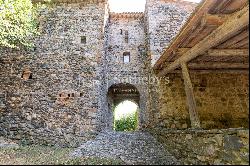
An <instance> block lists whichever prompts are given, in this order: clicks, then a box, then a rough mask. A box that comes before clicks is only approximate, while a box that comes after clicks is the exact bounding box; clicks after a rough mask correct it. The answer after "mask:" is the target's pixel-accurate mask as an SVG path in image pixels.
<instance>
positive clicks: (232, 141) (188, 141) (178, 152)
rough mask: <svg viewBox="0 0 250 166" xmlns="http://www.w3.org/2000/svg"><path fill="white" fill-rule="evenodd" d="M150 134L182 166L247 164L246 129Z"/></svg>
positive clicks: (247, 140) (153, 132) (157, 132)
mask: <svg viewBox="0 0 250 166" xmlns="http://www.w3.org/2000/svg"><path fill="white" fill-rule="evenodd" d="M150 132H151V133H152V134H153V135H154V136H155V137H156V138H158V140H159V141H160V142H162V143H164V144H165V146H166V148H167V149H168V151H169V152H170V153H171V154H173V155H174V156H175V157H176V159H178V160H179V161H180V162H181V164H184V165H193V164H194V165H247V164H248V163H249V130H245V129H240V128H239V129H224V130H218V129H215V130H164V129H161V128H160V129H159V128H157V129H154V130H150Z"/></svg>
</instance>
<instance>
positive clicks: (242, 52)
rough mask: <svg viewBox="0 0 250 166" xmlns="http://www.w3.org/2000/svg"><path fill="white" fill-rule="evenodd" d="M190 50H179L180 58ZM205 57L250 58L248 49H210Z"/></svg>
mask: <svg viewBox="0 0 250 166" xmlns="http://www.w3.org/2000/svg"><path fill="white" fill-rule="evenodd" d="M189 50H190V48H180V49H178V50H177V54H178V55H179V56H181V55H183V54H185V53H186V52H187V51H189ZM203 56H214V57H221V56H225V57H226V56H244V57H248V56H249V50H248V49H209V50H208V51H207V52H206V53H205V54H204V55H203Z"/></svg>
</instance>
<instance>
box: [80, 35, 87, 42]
mask: <svg viewBox="0 0 250 166" xmlns="http://www.w3.org/2000/svg"><path fill="white" fill-rule="evenodd" d="M86 42H87V39H86V36H81V43H82V44H86Z"/></svg>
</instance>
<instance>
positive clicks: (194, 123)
mask: <svg viewBox="0 0 250 166" xmlns="http://www.w3.org/2000/svg"><path fill="white" fill-rule="evenodd" d="M181 68H182V75H183V79H184V84H185V91H186V97H187V104H188V108H189V115H190V121H191V127H192V128H200V120H199V116H198V113H197V112H196V102H195V98H194V92H193V86H192V82H191V79H190V75H189V72H188V67H187V64H186V63H182V64H181Z"/></svg>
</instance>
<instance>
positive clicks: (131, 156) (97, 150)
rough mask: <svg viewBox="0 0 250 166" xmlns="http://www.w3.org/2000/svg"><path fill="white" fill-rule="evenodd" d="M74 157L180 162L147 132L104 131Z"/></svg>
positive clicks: (172, 163) (133, 161)
mask: <svg viewBox="0 0 250 166" xmlns="http://www.w3.org/2000/svg"><path fill="white" fill-rule="evenodd" d="M71 156H72V157H101V158H112V159H120V160H122V161H124V162H125V163H126V164H129V165H135V164H136V165H138V164H142V165H176V164H179V162H178V161H177V160H176V159H175V158H174V157H173V156H172V155H171V154H170V153H169V152H168V151H167V150H166V149H165V148H164V146H163V145H162V144H160V143H159V142H157V140H156V139H155V138H154V137H153V136H152V135H151V134H149V133H147V132H112V131H104V132H102V133H100V134H99V135H98V136H97V137H96V139H95V140H91V141H88V142H86V143H84V144H82V145H81V146H80V147H79V148H77V149H76V150H75V151H74V152H73V153H72V154H71Z"/></svg>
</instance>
